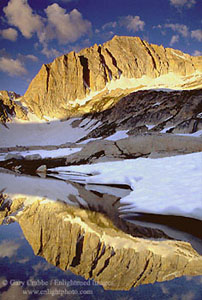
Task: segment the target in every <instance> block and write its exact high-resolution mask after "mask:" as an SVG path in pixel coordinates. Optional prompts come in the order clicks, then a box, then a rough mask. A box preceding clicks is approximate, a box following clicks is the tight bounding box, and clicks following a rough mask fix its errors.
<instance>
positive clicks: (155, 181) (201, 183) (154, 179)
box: [51, 152, 202, 220]
mask: <svg viewBox="0 0 202 300" xmlns="http://www.w3.org/2000/svg"><path fill="white" fill-rule="evenodd" d="M51 170H54V171H58V172H59V174H60V178H64V179H65V180H67V179H68V180H72V181H78V182H79V181H82V182H83V183H85V184H127V185H130V187H131V188H132V192H131V193H130V194H129V195H128V196H126V197H123V198H122V199H121V203H122V204H123V206H122V207H121V212H122V213H124V212H126V213H127V212H133V213H152V214H162V215H176V216H184V217H191V218H195V219H199V220H202V152H198V153H192V154H186V155H178V156H172V157H165V158H158V159H151V158H138V159H131V160H123V161H115V162H105V163H97V164H93V165H81V166H70V167H59V168H54V169H51ZM71 172H72V174H71ZM75 172H77V173H79V172H81V173H83V176H82V174H78V176H75ZM89 173H90V174H92V176H86V174H89Z"/></svg>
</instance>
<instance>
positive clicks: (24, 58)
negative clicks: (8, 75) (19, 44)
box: [18, 54, 38, 63]
mask: <svg viewBox="0 0 202 300" xmlns="http://www.w3.org/2000/svg"><path fill="white" fill-rule="evenodd" d="M18 59H19V60H20V61H21V62H22V63H24V62H26V61H27V60H31V61H34V62H37V61H38V57H36V56H35V55H33V54H27V55H22V54H18Z"/></svg>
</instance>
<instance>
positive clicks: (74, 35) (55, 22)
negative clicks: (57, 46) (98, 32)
mask: <svg viewBox="0 0 202 300" xmlns="http://www.w3.org/2000/svg"><path fill="white" fill-rule="evenodd" d="M45 12H46V15H47V22H48V25H47V27H46V28H45V31H43V33H42V34H41V36H40V40H41V41H42V42H43V41H47V40H52V39H58V41H59V43H61V44H66V43H69V42H70V43H72V42H75V41H77V40H78V39H79V38H80V37H81V36H83V35H85V34H87V33H88V32H89V31H90V30H91V23H90V22H89V21H88V20H84V19H83V17H82V15H81V13H80V12H79V11H78V10H77V9H73V10H72V11H71V12H70V13H69V14H68V13H66V10H65V9H63V8H61V7H60V6H59V5H58V4H57V3H54V4H52V5H50V6H48V7H47V8H46V9H45Z"/></svg>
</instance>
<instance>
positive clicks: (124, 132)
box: [105, 130, 128, 141]
mask: <svg viewBox="0 0 202 300" xmlns="http://www.w3.org/2000/svg"><path fill="white" fill-rule="evenodd" d="M127 132H128V130H119V131H117V132H115V133H114V134H112V135H110V136H108V137H107V138H106V139H105V140H108V141H117V140H120V139H125V138H127V137H128V134H127Z"/></svg>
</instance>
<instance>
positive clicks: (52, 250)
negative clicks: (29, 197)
mask: <svg viewBox="0 0 202 300" xmlns="http://www.w3.org/2000/svg"><path fill="white" fill-rule="evenodd" d="M16 218H17V220H18V222H19V224H20V226H21V228H22V230H23V233H24V235H25V237H26V239H27V240H28V242H29V243H30V245H31V246H32V248H33V250H34V253H35V254H36V255H40V256H43V257H44V258H45V259H46V260H47V261H48V262H50V263H51V264H53V265H55V266H57V267H59V268H61V269H62V270H67V269H70V270H71V271H73V272H74V273H75V274H78V275H81V276H83V277H85V278H86V279H89V278H90V279H94V280H95V281H96V282H98V283H100V284H102V285H103V286H104V288H105V289H111V290H119V289H122V290H128V289H130V288H131V287H133V286H137V285H140V284H147V283H153V282H155V281H166V280H171V279H173V278H175V277H180V276H183V275H191V276H192V275H201V274H202V256H200V255H199V254H198V253H197V252H196V251H195V250H194V249H193V248H192V247H191V245H190V244H189V243H185V242H181V241H172V240H161V241H154V240H149V239H142V238H135V237H132V236H131V235H129V234H127V233H124V232H123V231H121V230H119V229H118V228H117V227H115V226H114V225H113V223H112V222H111V221H110V220H109V219H108V218H107V217H105V216H104V215H102V214H100V213H97V212H93V211H89V210H83V209H79V208H73V207H70V206H67V205H66V204H65V203H61V202H58V203H46V202H44V203H43V202H39V201H37V202H35V203H33V204H32V205H31V206H28V207H26V208H25V209H24V210H23V212H22V213H21V214H18V216H17V217H16Z"/></svg>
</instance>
